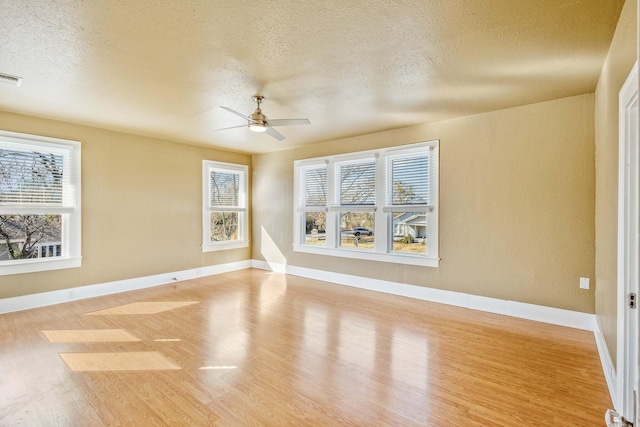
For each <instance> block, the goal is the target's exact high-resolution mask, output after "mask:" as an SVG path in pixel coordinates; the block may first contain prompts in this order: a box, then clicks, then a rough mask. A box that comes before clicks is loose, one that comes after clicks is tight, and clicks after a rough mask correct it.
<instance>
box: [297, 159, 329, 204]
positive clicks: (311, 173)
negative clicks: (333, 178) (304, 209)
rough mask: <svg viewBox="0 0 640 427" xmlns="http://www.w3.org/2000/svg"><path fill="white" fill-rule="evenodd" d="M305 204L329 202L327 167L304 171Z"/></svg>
mask: <svg viewBox="0 0 640 427" xmlns="http://www.w3.org/2000/svg"><path fill="white" fill-rule="evenodd" d="M303 204H304V206H325V205H326V204H327V168H319V169H307V170H305V171H304V202H303Z"/></svg>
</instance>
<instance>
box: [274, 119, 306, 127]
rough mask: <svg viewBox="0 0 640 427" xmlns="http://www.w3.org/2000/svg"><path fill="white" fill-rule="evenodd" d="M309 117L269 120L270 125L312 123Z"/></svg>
mask: <svg viewBox="0 0 640 427" xmlns="http://www.w3.org/2000/svg"><path fill="white" fill-rule="evenodd" d="M310 124H311V122H310V121H309V119H275V120H269V126H294V125H310Z"/></svg>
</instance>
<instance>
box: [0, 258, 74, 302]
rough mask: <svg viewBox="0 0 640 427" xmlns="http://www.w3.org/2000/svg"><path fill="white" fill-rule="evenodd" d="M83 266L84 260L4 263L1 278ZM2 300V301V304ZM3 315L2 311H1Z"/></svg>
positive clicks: (42, 259)
mask: <svg viewBox="0 0 640 427" xmlns="http://www.w3.org/2000/svg"><path fill="white" fill-rule="evenodd" d="M81 266H82V258H81V257H77V258H62V257H50V258H33V259H21V260H17V261H13V260H11V261H3V262H2V268H0V276H9V275H12V274H23V273H37V272H40V271H52V270H63V269H65V268H78V267H81ZM1 302H2V300H0V304H1ZM0 313H2V311H0Z"/></svg>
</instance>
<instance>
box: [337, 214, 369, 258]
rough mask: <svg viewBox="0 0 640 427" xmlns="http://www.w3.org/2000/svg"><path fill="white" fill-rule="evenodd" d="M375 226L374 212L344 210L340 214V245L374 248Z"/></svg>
mask: <svg viewBox="0 0 640 427" xmlns="http://www.w3.org/2000/svg"><path fill="white" fill-rule="evenodd" d="M374 226H375V214H374V213H373V212H342V213H341V214H340V246H341V247H345V248H358V249H370V250H373V242H374V238H375V232H374V230H375V228H374Z"/></svg>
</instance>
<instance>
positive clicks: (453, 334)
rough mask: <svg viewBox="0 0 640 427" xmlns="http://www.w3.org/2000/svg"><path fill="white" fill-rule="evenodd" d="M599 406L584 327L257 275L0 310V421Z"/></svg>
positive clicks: (327, 418)
mask: <svg viewBox="0 0 640 427" xmlns="http://www.w3.org/2000/svg"><path fill="white" fill-rule="evenodd" d="M141 303H162V304H141ZM132 307H134V308H135V307H137V308H138V310H137V311H136V310H135V309H132ZM100 310H107V311H102V312H100ZM92 331H93V332H92ZM608 407H612V404H611V401H610V399H609V395H608V392H607V387H606V384H605V380H604V376H603V374H602V369H601V365H600V362H599V359H598V352H597V350H596V345H595V341H594V338H593V334H592V333H591V332H586V331H579V330H574V329H569V328H563V327H559V326H552V325H547V324H543V323H536V322H530V321H525V320H521V319H514V318H509V317H505V316H499V315H494V314H490V313H483V312H478V311H473V310H467V309H462V308H457V307H451V306H446V305H440V304H435V303H429V302H424V301H418V300H411V299H407V298H402V297H396V296H391V295H386V294H381V293H375V292H368V291H363V290H359V289H355V288H349V287H345V286H338V285H333V284H329V283H325V282H319V281H314V280H309V279H303V278H299V277H294V276H286V275H283V274H278V273H270V272H265V271H261V270H242V271H236V272H232V273H226V274H221V275H217V276H211V277H207V278H202V279H196V280H191V281H185V282H179V283H176V284H172V285H167V286H162V287H156V288H150V289H145V290H140V291H134V292H128V293H123V294H116V295H111V296H106V297H100V298H93V299H89V300H83V301H76V302H71V303H66V304H60V305H56V306H51V307H44V308H39V309H34V310H28V311H23V312H18V313H10V314H4V315H0V426H13V425H24V426H167V425H171V426H208V425H212V426H435V427H439V426H443V427H444V426H447V427H450V426H465V427H468V426H544V427H562V426H580V427H592V426H603V425H604V413H605V410H606V409H607V408H608Z"/></svg>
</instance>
